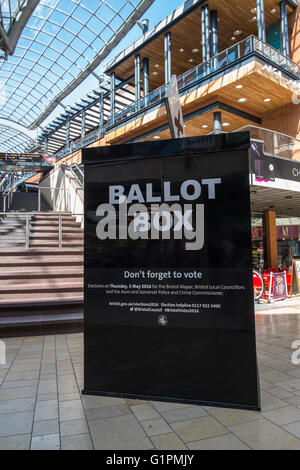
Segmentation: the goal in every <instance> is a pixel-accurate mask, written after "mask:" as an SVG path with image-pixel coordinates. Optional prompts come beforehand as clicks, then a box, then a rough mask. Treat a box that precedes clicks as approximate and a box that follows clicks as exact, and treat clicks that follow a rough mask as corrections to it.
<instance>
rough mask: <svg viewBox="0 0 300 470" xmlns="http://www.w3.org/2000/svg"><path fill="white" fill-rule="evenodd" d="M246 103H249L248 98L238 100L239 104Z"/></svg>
mask: <svg viewBox="0 0 300 470" xmlns="http://www.w3.org/2000/svg"><path fill="white" fill-rule="evenodd" d="M245 101H247V98H240V99H238V102H239V103H245Z"/></svg>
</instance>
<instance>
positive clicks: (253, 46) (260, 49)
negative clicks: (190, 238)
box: [58, 36, 300, 158]
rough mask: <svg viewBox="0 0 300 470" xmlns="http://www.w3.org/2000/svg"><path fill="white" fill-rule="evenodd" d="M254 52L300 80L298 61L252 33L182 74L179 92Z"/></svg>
mask: <svg viewBox="0 0 300 470" xmlns="http://www.w3.org/2000/svg"><path fill="white" fill-rule="evenodd" d="M251 54H256V55H258V56H261V57H262V58H265V59H267V60H268V66H271V67H273V69H276V67H280V69H282V70H286V71H287V72H289V73H290V74H292V75H293V76H294V77H295V81H296V80H299V79H300V67H299V66H298V65H297V64H295V63H294V62H293V61H292V60H290V59H289V58H288V57H286V56H284V55H283V54H281V52H280V51H278V50H276V49H274V48H273V47H272V46H270V45H269V44H267V43H265V42H264V41H261V40H260V39H258V38H257V37H255V36H249V37H248V38H246V39H243V40H242V41H240V42H239V43H237V44H235V45H233V46H231V47H230V48H228V49H226V50H225V51H222V52H220V53H219V54H217V55H216V56H214V57H212V58H210V59H209V60H208V61H206V62H203V63H202V64H200V65H197V66H196V67H194V68H193V69H191V70H188V71H187V72H185V73H184V74H182V75H181V76H179V77H178V79H177V80H178V89H179V91H183V90H184V89H188V87H190V86H191V85H193V84H196V83H197V82H199V83H201V81H202V80H204V79H206V78H207V77H208V76H210V75H212V74H214V73H217V72H219V71H222V70H225V69H226V68H227V67H229V66H231V65H233V64H234V63H236V62H238V61H240V60H241V59H243V58H247V57H249V56H250V55H251ZM291 78H292V77H291ZM167 91H168V85H163V86H161V87H160V88H157V89H156V90H154V91H152V92H151V93H149V94H148V95H146V96H144V97H143V98H141V99H140V100H138V101H136V102H135V103H133V104H132V105H130V106H129V107H126V108H124V109H122V110H121V111H119V112H117V113H116V114H114V115H112V116H110V117H109V118H108V120H107V123H106V126H105V127H104V128H102V129H98V130H97V131H95V132H93V133H91V134H89V135H88V136H86V137H84V138H83V139H81V140H79V141H77V142H75V143H72V144H71V146H70V149H67V148H65V149H63V150H62V151H61V152H59V153H58V156H59V158H62V157H64V156H66V155H68V154H69V153H70V152H75V151H77V150H80V149H81V148H83V147H85V146H86V145H89V144H91V143H93V142H95V141H96V140H99V139H100V138H101V137H103V135H104V133H105V131H106V129H109V128H111V127H113V126H116V125H118V124H120V123H122V122H125V121H127V120H128V119H130V118H131V117H133V116H134V115H136V114H139V113H140V112H143V111H145V110H146V109H149V108H151V107H154V106H156V105H159V104H161V103H162V102H163V100H164V99H165V98H166V96H167ZM282 148H283V144H278V145H275V146H274V149H273V147H272V149H273V150H274V152H275V153H274V154H275V155H276V152H277V151H278V149H282ZM280 152H281V153H282V150H280ZM286 152H288V150H286V151H285V153H286ZM286 158H288V157H286Z"/></svg>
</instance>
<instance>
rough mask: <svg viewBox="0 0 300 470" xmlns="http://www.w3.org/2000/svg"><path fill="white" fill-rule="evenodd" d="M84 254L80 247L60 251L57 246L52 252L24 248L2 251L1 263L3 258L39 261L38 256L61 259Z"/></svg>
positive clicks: (0, 253) (0, 254)
mask: <svg viewBox="0 0 300 470" xmlns="http://www.w3.org/2000/svg"><path fill="white" fill-rule="evenodd" d="M83 253H84V250H83V247H79V248H74V247H72V248H69V247H64V248H60V249H58V248H57V247H56V246H55V247H53V249H52V250H49V249H48V248H36V247H34V248H30V249H29V250H25V249H24V248H23V249H21V248H20V249H18V250H10V249H7V250H2V251H0V261H1V260H2V259H3V258H6V257H7V258H8V257H10V256H14V257H18V258H20V257H22V256H24V257H26V259H28V258H30V257H31V258H34V259H35V260H36V259H37V258H36V256H39V258H38V259H40V256H42V257H45V256H60V257H63V256H82V255H83Z"/></svg>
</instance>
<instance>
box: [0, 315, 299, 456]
mask: <svg viewBox="0 0 300 470" xmlns="http://www.w3.org/2000/svg"><path fill="white" fill-rule="evenodd" d="M297 311H298V312H299V313H300V309H299V306H298V307H293V308H292V309H290V310H289V312H290V313H289V314H288V315H283V314H276V315H275V314H274V315H271V314H270V313H271V311H269V312H268V314H267V315H266V314H265V313H266V312H265V311H262V312H261V313H260V314H258V315H257V317H256V319H257V346H258V351H259V366H260V378H261V389H262V412H261V413H258V412H253V411H240V410H230V409H222V408H208V407H200V406H190V405H186V404H173V403H160V402H141V401H135V400H125V399H120V398H103V397H86V396H85V397H82V396H81V394H80V390H81V389H82V386H83V382H82V377H83V356H82V354H83V336H82V335H81V334H73V335H57V336H46V337H29V338H15V339H8V340H6V344H7V365H6V366H1V365H0V449H105V450H110V449H111V450H123V449H129V450H133V449H135V450H141V449H161V450H175V449H192V450H194V449H300V365H298V366H297V365H293V364H292V363H291V356H292V353H293V350H292V349H291V344H292V342H293V341H295V340H297V339H298V340H299V339H300V314H298V315H297V314H295V313H297ZM274 313H277V312H274Z"/></svg>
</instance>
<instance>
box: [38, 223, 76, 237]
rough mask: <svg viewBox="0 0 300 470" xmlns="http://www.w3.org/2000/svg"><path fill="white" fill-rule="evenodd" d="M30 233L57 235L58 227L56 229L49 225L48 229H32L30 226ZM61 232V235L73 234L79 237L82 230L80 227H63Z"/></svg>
mask: <svg viewBox="0 0 300 470" xmlns="http://www.w3.org/2000/svg"><path fill="white" fill-rule="evenodd" d="M30 231H31V233H34V234H38V235H39V234H44V233H49V234H51V233H54V234H58V226H57V227H54V228H53V226H51V225H49V227H44V228H37V227H33V226H31V228H30ZM62 232H63V234H73V233H76V234H77V233H78V234H79V235H83V232H82V229H81V228H80V227H74V228H73V227H65V226H64V225H63V226H62Z"/></svg>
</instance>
